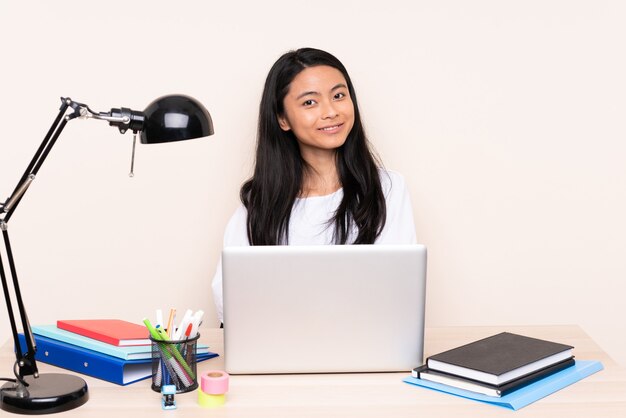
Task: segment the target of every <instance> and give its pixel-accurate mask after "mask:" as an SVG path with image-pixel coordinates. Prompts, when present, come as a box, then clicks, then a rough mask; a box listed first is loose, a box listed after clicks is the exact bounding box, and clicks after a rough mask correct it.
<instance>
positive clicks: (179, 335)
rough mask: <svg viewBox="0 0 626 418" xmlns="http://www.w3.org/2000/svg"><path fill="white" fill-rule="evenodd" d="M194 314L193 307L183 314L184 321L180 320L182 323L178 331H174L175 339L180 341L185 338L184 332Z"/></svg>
mask: <svg viewBox="0 0 626 418" xmlns="http://www.w3.org/2000/svg"><path fill="white" fill-rule="evenodd" d="M192 315H193V312H192V311H191V309H187V311H186V312H185V315H184V316H183V319H182V321H180V325H179V326H178V328H176V332H175V333H174V337H173V340H174V341H178V340H180V339H182V338H183V333H184V332H185V330H186V329H187V325H189V323H190V322H191V316H192Z"/></svg>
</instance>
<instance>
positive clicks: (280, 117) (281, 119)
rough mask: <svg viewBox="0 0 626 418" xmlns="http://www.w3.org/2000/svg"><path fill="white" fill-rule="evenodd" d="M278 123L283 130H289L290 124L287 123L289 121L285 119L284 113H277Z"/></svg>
mask: <svg viewBox="0 0 626 418" xmlns="http://www.w3.org/2000/svg"><path fill="white" fill-rule="evenodd" d="M278 125H279V126H280V129H282V130H283V131H289V130H291V125H289V121H288V120H287V118H286V117H285V115H278Z"/></svg>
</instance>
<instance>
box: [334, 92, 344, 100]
mask: <svg viewBox="0 0 626 418" xmlns="http://www.w3.org/2000/svg"><path fill="white" fill-rule="evenodd" d="M344 97H346V94H345V93H337V94H335V100H339V99H343V98H344Z"/></svg>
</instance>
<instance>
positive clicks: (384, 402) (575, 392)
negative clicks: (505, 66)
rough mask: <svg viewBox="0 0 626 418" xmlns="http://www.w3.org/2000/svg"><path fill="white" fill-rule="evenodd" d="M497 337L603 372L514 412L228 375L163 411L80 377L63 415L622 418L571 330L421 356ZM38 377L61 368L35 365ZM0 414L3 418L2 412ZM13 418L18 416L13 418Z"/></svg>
mask: <svg viewBox="0 0 626 418" xmlns="http://www.w3.org/2000/svg"><path fill="white" fill-rule="evenodd" d="M500 331H511V332H517V333H520V334H524V335H528V336H532V337H537V338H543V339H549V340H554V341H559V342H562V343H566V344H571V345H573V346H575V350H574V353H575V355H576V357H577V358H579V359H589V360H601V361H602V363H603V364H604V367H605V370H603V371H601V372H599V373H596V374H595V375H592V376H590V377H588V378H586V379H584V380H582V381H580V382H578V383H576V384H574V385H572V386H570V387H567V388H565V389H563V390H561V391H559V392H557V393H555V394H553V395H550V396H549V397H547V398H544V399H542V400H540V401H538V402H536V403H534V404H531V405H529V406H527V407H526V408H523V409H521V410H519V411H516V412H513V411H509V410H506V409H503V408H499V407H495V406H492V405H484V404H481V403H478V402H474V401H470V400H466V399H462V398H458V397H454V396H451V395H447V394H442V393H438V392H435V391H431V390H428V389H423V388H418V387H414V386H411V385H408V384H406V383H403V382H402V379H403V378H404V377H406V376H407V375H408V374H409V373H408V372H407V373H367V374H327V375H274V376H231V380H230V391H229V393H228V395H227V401H226V405H224V406H222V407H220V408H215V409H203V408H200V407H199V406H198V405H197V403H196V397H197V392H191V393H187V394H180V395H176V403H177V406H178V409H176V410H175V411H163V410H162V409H161V404H160V402H161V395H160V394H159V393H156V392H154V391H152V390H151V389H150V381H149V380H145V381H142V382H138V383H135V384H132V385H130V386H126V387H121V386H117V385H114V384H111V383H107V382H104V381H102V380H98V379H94V378H91V377H88V376H83V377H84V378H85V380H86V381H87V383H88V385H89V390H90V399H89V401H88V402H87V403H86V404H85V405H83V406H81V407H80V408H77V409H74V410H72V411H68V412H65V413H64V415H63V416H67V417H68V418H69V417H90V418H97V417H102V418H105V417H106V418H110V417H115V418H125V417H132V418H140V417H155V416H165V417H174V416H175V417H194V418H197V417H246V418H250V417H268V418H270V417H272V418H275V417H290V418H299V417H332V418H334V417H376V418H384V417H393V418H396V417H428V418H436V417H446V418H448V417H455V418H456V417H481V418H482V417H512V416H515V417H526V416H528V417H533V418H536V417H559V418H560V417H563V418H572V417H602V418H606V417H619V418H623V417H625V416H626V369H625V368H622V367H619V366H618V365H617V364H616V363H615V362H614V361H613V360H612V359H611V358H609V357H608V355H607V354H606V353H605V352H604V351H602V349H601V348H600V347H598V345H596V344H595V342H594V341H593V340H591V338H589V336H587V335H586V334H585V333H584V332H583V331H582V330H581V329H580V327H578V326H542V327H452V328H429V329H427V330H426V344H425V354H426V356H428V355H431V354H435V353H437V352H440V351H443V350H447V349H450V348H453V347H456V346H458V345H461V344H465V343H468V342H470V341H473V340H476V339H479V338H483V337H486V336H489V335H492V334H495V333H497V332H500ZM202 335H203V336H202V338H201V339H202V341H203V342H205V343H208V344H209V345H210V346H211V349H212V351H216V352H218V353H220V354H222V353H223V344H222V331H221V330H219V329H207V330H204V331H203V334H202ZM13 360H14V357H13V354H12V352H11V345H10V344H9V343H7V344H5V345H4V346H3V347H2V350H0V374H1V375H2V376H3V377H4V376H9V375H10V374H11V373H12V372H11V370H12V369H11V367H12V364H13ZM38 364H39V367H40V372H52V371H56V372H58V371H59V370H60V369H58V368H56V367H54V366H50V365H47V364H44V363H38ZM222 367H223V358H222V357H218V358H215V359H211V360H208V361H205V362H202V363H199V364H198V373H199V374H200V373H202V372H204V371H207V370H211V369H221V368H222ZM2 416H7V417H8V416H10V415H9V414H8V413H6V412H5V411H2ZM15 416H17V415H15Z"/></svg>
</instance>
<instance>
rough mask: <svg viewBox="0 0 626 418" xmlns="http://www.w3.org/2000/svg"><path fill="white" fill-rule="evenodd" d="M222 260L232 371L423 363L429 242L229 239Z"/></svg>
mask: <svg viewBox="0 0 626 418" xmlns="http://www.w3.org/2000/svg"><path fill="white" fill-rule="evenodd" d="M222 268H223V292H224V356H225V357H224V361H225V368H226V371H227V372H228V373H232V374H271V373H340V372H391V371H405V372H408V371H410V370H411V369H413V368H414V367H416V366H418V365H420V364H422V360H423V348H424V310H425V290H426V289H425V285H426V248H425V247H424V246H423V245H393V246H391V245H389V246H387V245H329V246H321V245H320V246H253V247H227V248H225V249H224V250H223V253H222Z"/></svg>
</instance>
